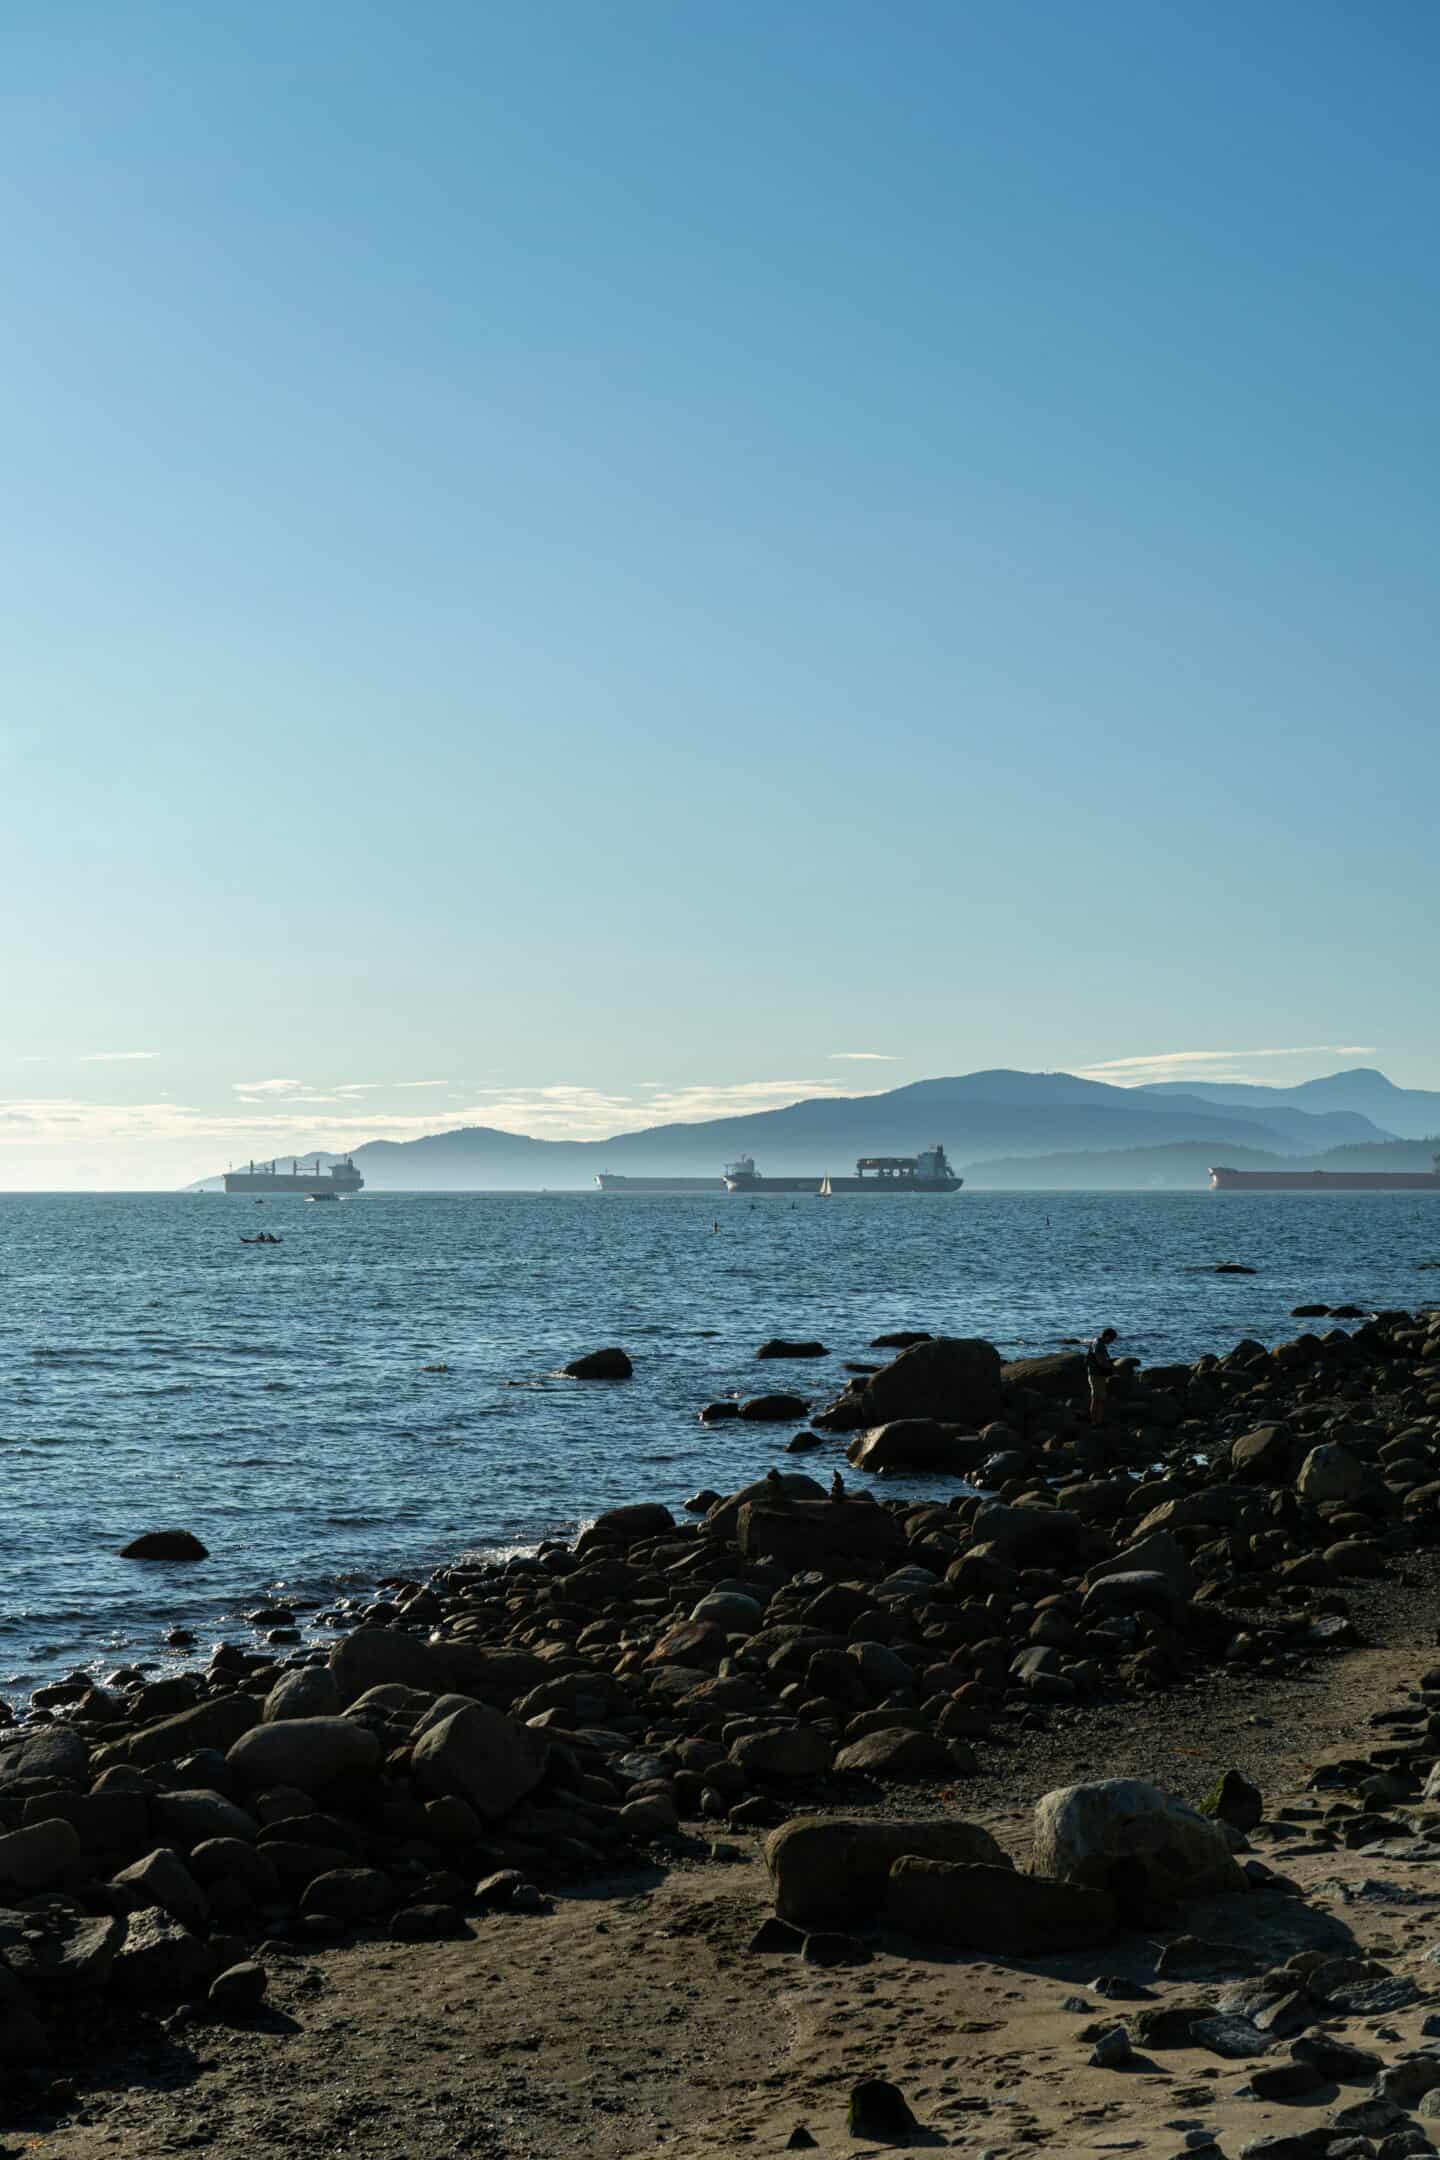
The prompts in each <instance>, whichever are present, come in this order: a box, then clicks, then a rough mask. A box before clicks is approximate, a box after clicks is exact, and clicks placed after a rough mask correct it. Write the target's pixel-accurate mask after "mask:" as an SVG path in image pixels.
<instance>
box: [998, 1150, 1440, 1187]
mask: <svg viewBox="0 0 1440 2160" xmlns="http://www.w3.org/2000/svg"><path fill="white" fill-rule="evenodd" d="M1437 1149H1440V1140H1424V1141H1416V1140H1391V1141H1388V1142H1380V1143H1377V1144H1375V1145H1373V1146H1368V1147H1364V1146H1362V1147H1339V1148H1329V1149H1327V1150H1326V1151H1325V1152H1324V1153H1323V1154H1320V1155H1313V1156H1297V1155H1277V1154H1272V1153H1267V1152H1266V1151H1265V1150H1263V1149H1259V1148H1248V1147H1238V1148H1237V1147H1232V1148H1227V1149H1226V1150H1225V1154H1224V1157H1223V1161H1224V1163H1225V1167H1226V1168H1227V1169H1230V1170H1432V1169H1433V1168H1434V1167H1435V1161H1434V1158H1435V1154H1436V1151H1437ZM1220 1159H1221V1158H1219V1157H1217V1155H1216V1151H1215V1149H1214V1148H1212V1147H1197V1146H1196V1145H1195V1144H1194V1143H1193V1142H1189V1143H1185V1144H1182V1145H1180V1146H1171V1147H1133V1148H1105V1149H1100V1150H1098V1151H1096V1152H1093V1153H1089V1154H1082V1153H1078V1152H1071V1153H1065V1154H1055V1155H1011V1156H1002V1157H998V1158H996V1159H995V1160H993V1161H990V1162H980V1163H970V1164H968V1165H964V1166H962V1168H961V1171H960V1174H961V1176H962V1177H963V1178H964V1180H965V1183H966V1185H967V1186H970V1187H973V1188H975V1189H976V1190H977V1191H981V1192H984V1191H992V1192H997V1191H1006V1190H1010V1191H1022V1192H1023V1191H1030V1192H1061V1191H1066V1190H1069V1191H1075V1192H1097V1191H1099V1192H1144V1191H1147V1190H1153V1191H1157V1192H1198V1191H1200V1190H1202V1189H1203V1188H1206V1187H1208V1185H1209V1181H1210V1170H1211V1167H1212V1165H1213V1164H1214V1163H1215V1162H1216V1161H1217V1160H1220Z"/></svg>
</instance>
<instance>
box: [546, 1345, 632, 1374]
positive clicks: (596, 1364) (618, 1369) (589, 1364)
mask: <svg viewBox="0 0 1440 2160" xmlns="http://www.w3.org/2000/svg"><path fill="white" fill-rule="evenodd" d="M560 1370H561V1372H563V1373H564V1374H565V1375H566V1376H567V1378H569V1379H571V1380H628V1379H629V1378H630V1375H631V1374H632V1373H633V1372H634V1370H635V1368H634V1366H633V1365H632V1364H631V1363H630V1360H629V1358H628V1357H627V1356H626V1354H625V1352H624V1351H623V1350H620V1349H617V1348H614V1347H612V1348H610V1349H608V1350H587V1351H586V1352H585V1355H584V1356H583V1357H577V1358H571V1360H570V1362H569V1364H568V1365H562V1366H561V1368H560Z"/></svg>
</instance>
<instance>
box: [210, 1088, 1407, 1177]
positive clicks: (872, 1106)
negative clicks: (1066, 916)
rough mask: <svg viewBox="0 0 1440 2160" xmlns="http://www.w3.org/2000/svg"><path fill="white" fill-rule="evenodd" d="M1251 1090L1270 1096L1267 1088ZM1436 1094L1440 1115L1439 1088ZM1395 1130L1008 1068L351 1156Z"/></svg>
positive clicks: (1330, 1136)
mask: <svg viewBox="0 0 1440 2160" xmlns="http://www.w3.org/2000/svg"><path fill="white" fill-rule="evenodd" d="M1375 1077H1376V1078H1380V1079H1383V1075H1376V1076H1375ZM1388 1084H1389V1083H1388V1082H1386V1083H1385V1085H1387V1086H1388ZM1253 1092H1255V1093H1258V1094H1259V1095H1260V1096H1262V1097H1267V1098H1268V1096H1269V1094H1270V1092H1271V1091H1269V1090H1267V1089H1259V1090H1256V1091H1253ZM1279 1092H1280V1094H1281V1095H1282V1096H1285V1095H1289V1094H1293V1093H1296V1092H1299V1091H1297V1090H1281V1091H1279ZM1397 1092H1398V1091H1397ZM1435 1101H1436V1106H1437V1107H1436V1117H1435V1122H1436V1124H1437V1125H1440V1096H1437V1097H1436V1098H1435ZM1391 1137H1392V1134H1391V1133H1390V1132H1389V1131H1388V1130H1386V1129H1384V1128H1382V1127H1380V1126H1377V1125H1376V1124H1375V1123H1374V1122H1373V1121H1372V1120H1371V1119H1370V1118H1368V1117H1366V1116H1365V1115H1364V1114H1363V1113H1361V1112H1359V1111H1356V1110H1353V1109H1350V1108H1347V1107H1339V1106H1334V1107H1330V1108H1308V1109H1307V1108H1306V1107H1304V1105H1301V1104H1296V1103H1293V1102H1290V1101H1288V1100H1281V1101H1275V1102H1272V1101H1269V1100H1268V1099H1267V1100H1263V1101H1260V1102H1254V1103H1252V1102H1248V1101H1247V1102H1246V1103H1245V1104H1243V1105H1232V1104H1228V1103H1221V1102H1215V1101H1212V1100H1208V1099H1206V1098H1205V1097H1203V1096H1200V1095H1198V1094H1192V1093H1191V1092H1189V1091H1188V1090H1186V1089H1183V1088H1175V1087H1173V1086H1170V1085H1168V1084H1165V1085H1162V1086H1160V1087H1157V1088H1155V1089H1148V1088H1122V1087H1115V1086H1112V1085H1110V1084H1109V1083H1107V1082H1105V1081H1100V1080H1087V1079H1083V1078H1081V1077H1079V1076H1077V1075H1075V1074H1073V1073H1026V1072H1018V1071H1010V1070H1005V1069H999V1070H992V1071H987V1072H977V1073H965V1074H959V1075H955V1076H952V1077H948V1078H941V1079H935V1080H918V1081H913V1082H910V1083H909V1084H907V1085H906V1086H903V1087H898V1088H891V1089H887V1090H884V1091H882V1092H879V1093H877V1094H874V1095H860V1096H821V1097H815V1098H811V1099H809V1100H806V1101H802V1102H796V1103H790V1104H787V1105H785V1106H784V1107H782V1108H780V1109H777V1110H759V1111H751V1112H749V1113H746V1114H744V1115H741V1116H735V1117H727V1118H714V1119H708V1120H706V1121H704V1122H702V1123H688V1124H669V1125H657V1126H651V1127H649V1128H648V1129H646V1130H643V1131H640V1132H631V1133H619V1134H616V1135H615V1136H614V1137H613V1138H611V1139H608V1140H537V1139H532V1138H529V1137H528V1136H526V1135H524V1134H521V1133H510V1132H501V1131H498V1130H497V1129H495V1128H494V1127H490V1126H480V1125H477V1126H463V1127H460V1128H458V1129H457V1130H455V1131H451V1132H444V1133H435V1134H432V1135H430V1136H428V1137H426V1138H422V1139H418V1140H406V1141H396V1140H372V1141H369V1142H367V1143H366V1144H365V1145H364V1146H362V1147H358V1148H356V1149H355V1150H354V1159H355V1162H356V1164H357V1166H358V1167H359V1169H360V1170H361V1171H362V1173H363V1174H364V1177H365V1180H366V1183H367V1185H368V1186H370V1187H371V1188H372V1189H374V1190H378V1191H412V1192H413V1191H450V1192H454V1191H463V1190H473V1189H488V1190H533V1189H535V1188H536V1187H542V1188H544V1187H555V1188H563V1187H575V1186H588V1185H591V1184H593V1182H594V1179H595V1175H596V1173H597V1172H598V1171H601V1170H605V1171H616V1172H619V1173H622V1174H623V1173H628V1174H630V1175H632V1176H639V1177H643V1176H652V1177H663V1176H667V1175H668V1176H677V1177H679V1176H698V1177H715V1176H718V1174H719V1173H720V1171H721V1170H722V1168H723V1167H724V1165H725V1163H726V1162H727V1161H730V1160H732V1159H733V1158H734V1157H735V1156H737V1155H741V1154H749V1155H753V1156H754V1158H755V1160H756V1163H757V1165H758V1167H759V1169H760V1170H761V1172H762V1174H763V1173H768V1174H770V1175H771V1176H777V1177H779V1176H796V1175H807V1174H808V1175H818V1174H820V1173H822V1172H824V1171H826V1170H831V1171H841V1172H843V1171H847V1170H848V1169H849V1167H850V1165H851V1164H852V1163H853V1162H854V1160H855V1159H856V1157H857V1156H860V1155H886V1154H890V1155H912V1154H915V1153H918V1152H919V1151H920V1150H921V1149H922V1148H928V1147H933V1146H934V1145H935V1144H936V1142H937V1141H938V1142H940V1143H942V1144H943V1145H944V1147H945V1148H946V1150H947V1152H948V1153H949V1155H950V1158H951V1160H952V1162H955V1163H956V1164H959V1165H962V1166H963V1165H965V1164H967V1163H968V1164H969V1165H970V1166H971V1168H972V1169H974V1170H976V1171H978V1170H979V1169H980V1167H981V1166H982V1165H983V1164H985V1163H987V1162H1001V1163H1008V1162H1011V1161H1023V1160H1026V1159H1028V1158H1031V1157H1041V1156H1044V1157H1053V1156H1056V1155H1064V1156H1070V1155H1074V1156H1077V1157H1088V1156H1091V1155H1100V1154H1104V1155H1113V1154H1115V1153H1117V1152H1123V1151H1125V1150H1127V1149H1132V1148H1142V1149H1147V1148H1148V1149H1156V1148H1164V1147H1169V1148H1183V1147H1192V1146H1193V1147H1195V1148H1197V1149H1200V1150H1202V1151H1204V1152H1206V1153H1207V1156H1208V1161H1210V1162H1213V1161H1216V1160H1231V1161H1234V1162H1235V1163H1236V1164H1237V1166H1238V1167H1244V1164H1243V1161H1242V1160H1241V1151H1244V1150H1247V1149H1248V1150H1250V1151H1252V1152H1254V1153H1256V1155H1257V1158H1260V1157H1263V1158H1264V1159H1265V1160H1271V1159H1274V1160H1281V1159H1283V1160H1290V1161H1293V1160H1297V1159H1304V1160H1306V1161H1311V1160H1313V1159H1315V1158H1316V1157H1318V1156H1320V1155H1322V1154H1323V1153H1324V1152H1325V1151H1326V1150H1328V1149H1331V1148H1335V1147H1338V1146H1344V1145H1347V1144H1348V1145H1369V1146H1377V1145H1378V1146H1383V1145H1384V1144H1385V1143H1386V1142H1387V1141H1388V1140H1389V1139H1390V1138H1391ZM282 1160H288V1158H282ZM1207 1166H1208V1165H1207ZM966 1174H968V1172H967V1173H966ZM981 1181H982V1182H986V1183H993V1182H994V1179H993V1177H986V1178H984V1179H983V1180H981ZM206 1182H207V1183H213V1182H214V1181H212V1180H207V1181H206ZM1026 1182H1029V1180H1028V1178H1027V1180H1026ZM1186 1182H1189V1180H1188V1178H1187V1179H1186Z"/></svg>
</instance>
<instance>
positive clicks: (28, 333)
mask: <svg viewBox="0 0 1440 2160" xmlns="http://www.w3.org/2000/svg"><path fill="white" fill-rule="evenodd" d="M1437 88H1440V11H1437V9H1436V8H1435V6H1434V5H1433V0H1387V4H1386V5H1385V6H1383V7H1362V6H1356V5H1354V4H1353V0H1265V4H1264V5H1263V6H1258V7H1257V6H1255V5H1254V4H1253V0H1193V4H1185V0H1161V4H1158V5H1157V4H1156V0H1096V4H1094V5H1089V6H1080V5H1076V4H1075V0H1053V4H1050V0H968V4H967V0H936V4H932V0H903V4H901V5H898V6H897V5H893V4H886V0H872V4H862V0H780V4H777V0H706V4H703V5H702V4H698V0H663V4H661V0H610V4H607V0H538V4H537V0H483V4H480V5H476V4H474V0H463V4H460V0H457V4H455V5H449V4H446V0H407V4H406V5H404V6H400V5H396V4H393V0H391V4H388V5H374V4H366V0H343V4H342V0H334V4H330V0H285V4H283V5H280V4H275V0H268V4H267V0H245V4H244V5H240V4H238V0H234V4H232V0H216V4H214V5H207V6H202V7H198V8H197V7H196V6H195V5H194V4H193V0H184V4H183V5H182V4H178V0H177V4H175V5H166V4H159V0H131V4H127V5H125V6H122V7H117V6H114V5H112V4H110V0H67V4H66V5H64V6H60V7H57V6H55V5H53V4H52V0H12V4H11V5H10V6H9V7H7V8H6V9H5V11H4V16H3V22H0V216H3V230H4V233H5V249H4V258H5V275H4V278H3V281H0V316H3V323H0V329H3V336H4V347H5V355H6V367H5V375H6V394H5V397H4V400H3V403H0V458H3V472H4V482H5V500H6V506H7V512H8V514H7V515H6V517H5V518H4V520H3V526H0V594H3V602H0V604H3V609H4V616H5V624H4V631H5V635H4V640H3V647H0V652H3V667H4V692H3V706H0V802H3V810H4V847H3V851H0V887H3V899H4V907H5V917H6V923H7V928H8V932H9V934H8V936H7V938H6V941H5V953H6V965H5V969H4V977H3V983H4V996H3V1004H0V1135H3V1136H4V1137H3V1138H0V1186H16V1185H39V1186H59V1185H65V1184H81V1185H85V1184H107V1183H115V1184H162V1185H163V1184H170V1183H176V1182H179V1181H180V1180H181V1179H183V1178H186V1177H190V1176H194V1175H198V1174H200V1173H201V1172H203V1171H206V1170H210V1169H213V1168H215V1167H217V1164H218V1163H220V1162H222V1161H223V1160H225V1159H228V1158H229V1157H230V1156H232V1155H233V1156H235V1157H237V1158H238V1157H243V1156H244V1155H246V1154H248V1153H250V1152H251V1151H252V1150H260V1149H264V1150H265V1151H266V1152H269V1151H270V1150H271V1149H272V1148H274V1147H284V1146H286V1145H297V1146H298V1145H302V1144H305V1143H307V1142H310V1141H312V1140H317V1139H318V1140H321V1141H329V1140H340V1141H345V1140H348V1141H351V1142H355V1141H359V1140H361V1139H363V1138H366V1137H368V1136H370V1135H371V1134H373V1133H380V1132H390V1133H398V1134H403V1133H405V1132H409V1131H415V1130H431V1129H434V1128H435V1127H437V1126H441V1125H446V1124H453V1123H456V1122H460V1121H461V1118H462V1117H464V1118H466V1119H469V1120H476V1119H483V1120H485V1121H488V1122H493V1123H498V1124H504V1125H510V1126H513V1127H516V1128H518V1129H528V1130H535V1131H544V1132H549V1133H567V1132H573V1133H577V1134H579V1133H591V1132H596V1131H602V1130H606V1129H613V1128H615V1127H616V1126H619V1125H622V1124H631V1125H633V1124H636V1123H643V1122H649V1121H650V1118H651V1116H652V1115H656V1114H658V1115H678V1114H690V1115H703V1114H704V1113H705V1112H706V1111H707V1110H709V1109H714V1110H724V1109H729V1108H731V1107H733V1105H734V1104H735V1103H736V1102H737V1101H738V1102H755V1103H757V1104H762V1103H763V1104H768V1103H770V1102H772V1101H775V1100H781V1099H787V1098H788V1097H790V1096H793V1095H795V1094H799V1093H805V1092H812V1091H815V1090H816V1089H818V1088H821V1087H829V1088H835V1089H840V1090H843V1091H844V1092H851V1091H853V1090H855V1089H857V1088H859V1087H874V1086H883V1085H889V1084H893V1083H894V1082H896V1081H899V1080H902V1079H913V1078H918V1077H921V1076H924V1075H931V1074H937V1073H943V1072H958V1071H965V1070H968V1069H970V1068H973V1067H976V1066H981V1065H989V1064H1013V1065H1023V1066H1032V1067H1039V1066H1044V1067H1054V1066H1065V1067H1068V1068H1071V1069H1090V1068H1094V1067H1097V1066H1106V1067H1113V1070H1114V1072H1115V1073H1116V1075H1117V1076H1120V1077H1126V1078H1134V1077H1138V1076H1142V1075H1143V1074H1145V1073H1146V1072H1148V1071H1152V1070H1157V1071H1164V1072H1166V1073H1167V1074H1170V1073H1178V1074H1180V1075H1182V1076H1183V1075H1184V1074H1185V1073H1187V1072H1196V1071H1206V1072H1210V1073H1222V1072H1223V1073H1226V1074H1231V1073H1234V1074H1244V1075H1247V1076H1252V1077H1256V1078H1267V1077H1268V1078H1277V1079H1279V1078H1285V1079H1293V1078H1297V1077H1300V1076H1302V1075H1303V1074H1304V1073H1307V1072H1313V1071H1320V1070H1326V1069H1333V1068H1334V1067H1336V1066H1337V1065H1340V1064H1344V1063H1346V1062H1351V1063H1353V1062H1356V1061H1357V1059H1356V1057H1355V1055H1353V1054H1352V1053H1353V1052H1354V1051H1356V1050H1359V1051H1361V1052H1363V1054H1364V1057H1365V1061H1366V1062H1373V1063H1377V1064H1381V1065H1383V1066H1384V1067H1385V1069H1386V1070H1387V1071H1389V1072H1390V1073H1391V1075H1392V1077H1394V1078H1396V1079H1397V1080H1401V1081H1405V1082H1409V1083H1412V1084H1418V1085H1426V1084H1429V1085H1437V1084H1440V1017H1437V1002H1436V998H1435V995H1434V952H1435V926H1436V905H1435V903H1436V875H1435V836H1436V832H1437V825H1440V747H1437V745H1440V735H1437V726H1436V689H1437V680H1440V664H1437V661H1440V653H1437V647H1440V627H1437V614H1436V609H1435V605H1434V581H1435V567H1436V561H1437V548H1436V542H1437V537H1440V536H1437V524H1440V510H1437V502H1440V495H1437V489H1436V481H1437V477H1440V476H1437V456H1436V400H1435V379H1436V343H1437V338H1436V331H1437V326H1440V303H1437V293H1440V274H1437V268H1436V252H1435V245H1434V241H1435V232H1436V229H1437V213H1440V200H1437V197H1440V186H1437V174H1440V152H1437V138H1436V133H1435V127H1434V113H1435V103H1436V95H1437ZM1237 1045H1238V1046H1239V1048H1238V1049H1237V1048H1235V1047H1234V1046H1237ZM1186 1051H1192V1052H1199V1053H1205V1054H1206V1055H1205V1061H1204V1062H1202V1063H1199V1064H1194V1063H1190V1064H1186V1063H1179V1064H1172V1065H1167V1066H1163V1067H1152V1066H1149V1065H1146V1064H1143V1063H1128V1064H1125V1065H1123V1066H1121V1065H1115V1064H1114V1061H1117V1060H1148V1059H1151V1058H1159V1057H1164V1056H1167V1055H1169V1054H1172V1053H1177V1052H1186ZM1277 1051H1287V1052H1288V1051H1293V1052H1294V1055H1293V1056H1290V1057H1278V1056H1275V1055H1273V1054H1271V1053H1274V1052H1277ZM859 1053H864V1056H860V1055H859ZM642 1106H643V1107H642Z"/></svg>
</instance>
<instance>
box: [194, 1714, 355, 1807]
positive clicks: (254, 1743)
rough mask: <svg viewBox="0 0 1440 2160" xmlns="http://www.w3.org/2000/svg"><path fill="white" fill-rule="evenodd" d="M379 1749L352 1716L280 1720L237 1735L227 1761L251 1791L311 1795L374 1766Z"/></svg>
mask: <svg viewBox="0 0 1440 2160" xmlns="http://www.w3.org/2000/svg"><path fill="white" fill-rule="evenodd" d="M380 1752H381V1750H380V1742H379V1740H378V1739H377V1738H376V1736H375V1734H374V1733H373V1732H371V1730H370V1728H369V1726H368V1725H362V1724H361V1723H360V1721H359V1720H358V1719H357V1718H348V1717H307V1718H285V1719H282V1720H281V1721H279V1722H278V1723H276V1724H274V1725H256V1726H254V1727H252V1729H251V1730H250V1731H249V1732H247V1733H242V1735H241V1736H240V1738H239V1739H238V1740H237V1741H236V1742H235V1745H234V1746H233V1747H232V1748H231V1750H230V1753H229V1755H228V1756H227V1757H226V1760H227V1761H228V1763H229V1765H230V1767H231V1769H232V1770H233V1771H234V1772H235V1775H236V1776H237V1777H238V1778H239V1779H240V1780H241V1781H242V1783H243V1784H245V1785H247V1786H249V1787H250V1789H251V1790H252V1791H253V1792H264V1791H266V1790H267V1789H268V1788H269V1787H270V1786H272V1785H293V1786H294V1787H295V1788H296V1790H297V1791H299V1792H306V1793H313V1792H318V1791H319V1790H320V1788H321V1787H322V1786H324V1785H329V1784H331V1783H333V1781H334V1780H335V1779H336V1778H339V1777H349V1776H354V1775H361V1776H363V1775H365V1774H366V1773H367V1772H369V1771H374V1770H378V1769H379V1767H380Z"/></svg>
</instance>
